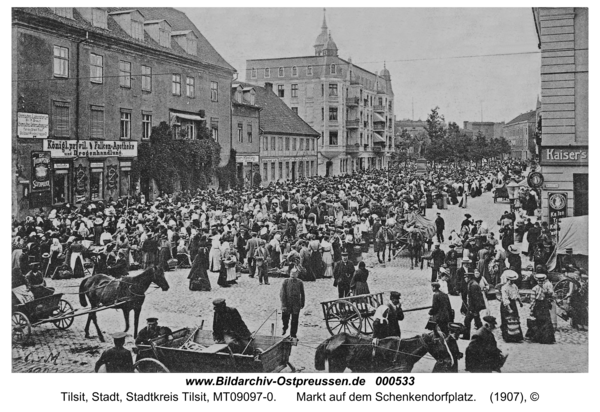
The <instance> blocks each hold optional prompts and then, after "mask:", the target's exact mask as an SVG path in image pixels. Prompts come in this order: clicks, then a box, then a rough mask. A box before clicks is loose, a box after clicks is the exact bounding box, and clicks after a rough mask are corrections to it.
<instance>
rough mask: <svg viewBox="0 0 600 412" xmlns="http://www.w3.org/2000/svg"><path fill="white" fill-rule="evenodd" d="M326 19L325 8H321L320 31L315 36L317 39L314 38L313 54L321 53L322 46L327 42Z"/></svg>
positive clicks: (318, 54) (319, 54)
mask: <svg viewBox="0 0 600 412" xmlns="http://www.w3.org/2000/svg"><path fill="white" fill-rule="evenodd" d="M327 39H328V36H327V20H326V19H325V9H323V25H322V26H321V33H320V34H319V35H318V36H317V40H315V46H314V47H315V56H321V55H323V48H324V47H325V43H327Z"/></svg>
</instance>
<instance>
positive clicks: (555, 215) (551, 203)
mask: <svg viewBox="0 0 600 412" xmlns="http://www.w3.org/2000/svg"><path fill="white" fill-rule="evenodd" d="M567 199H568V197H567V193H553V192H550V193H548V209H549V210H548V212H549V213H548V217H550V219H551V220H552V219H560V218H563V217H567Z"/></svg>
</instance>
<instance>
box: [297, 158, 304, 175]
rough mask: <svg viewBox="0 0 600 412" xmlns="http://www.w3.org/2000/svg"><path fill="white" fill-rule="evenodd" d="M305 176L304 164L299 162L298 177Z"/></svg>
mask: <svg viewBox="0 0 600 412" xmlns="http://www.w3.org/2000/svg"><path fill="white" fill-rule="evenodd" d="M303 175H304V162H302V161H300V162H298V177H303Z"/></svg>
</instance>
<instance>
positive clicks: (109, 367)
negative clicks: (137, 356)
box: [94, 332, 133, 373]
mask: <svg viewBox="0 0 600 412" xmlns="http://www.w3.org/2000/svg"><path fill="white" fill-rule="evenodd" d="M126 336H127V335H126V334H125V332H118V333H115V334H113V335H112V337H113V339H114V341H115V347H114V348H110V349H108V350H106V351H104V352H103V353H102V355H100V359H98V362H96V366H95V367H94V371H95V372H98V370H99V369H100V367H101V366H102V365H106V372H108V373H131V372H133V358H132V356H131V352H129V351H128V350H127V349H125V348H124V347H123V346H125V337H126Z"/></svg>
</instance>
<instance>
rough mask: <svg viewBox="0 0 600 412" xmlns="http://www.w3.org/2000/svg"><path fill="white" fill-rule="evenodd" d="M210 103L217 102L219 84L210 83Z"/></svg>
mask: <svg viewBox="0 0 600 412" xmlns="http://www.w3.org/2000/svg"><path fill="white" fill-rule="evenodd" d="M210 101H211V102H218V101H219V83H217V82H210Z"/></svg>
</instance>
